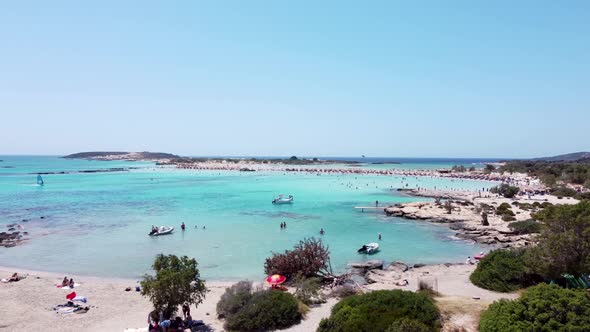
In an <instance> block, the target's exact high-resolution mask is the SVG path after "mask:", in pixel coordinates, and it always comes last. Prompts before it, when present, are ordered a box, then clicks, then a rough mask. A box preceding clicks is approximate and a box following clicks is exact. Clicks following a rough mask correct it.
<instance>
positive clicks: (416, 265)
mask: <svg viewBox="0 0 590 332" xmlns="http://www.w3.org/2000/svg"><path fill="white" fill-rule="evenodd" d="M424 266H426V264H421V263H418V264H414V268H415V269H417V268H419V267H424Z"/></svg>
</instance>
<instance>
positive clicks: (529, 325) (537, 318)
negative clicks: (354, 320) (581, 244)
mask: <svg viewBox="0 0 590 332" xmlns="http://www.w3.org/2000/svg"><path fill="white" fill-rule="evenodd" d="M479 330H480V331H481V332H511V331H515V332H516V331H568V332H569V331H579V332H583V331H590V296H589V295H588V294H587V292H586V291H585V290H574V289H563V288H560V287H559V286H557V285H547V284H541V285H538V286H535V287H531V288H529V289H527V290H526V291H525V292H524V293H523V294H522V296H521V297H520V298H519V299H517V300H513V301H507V300H500V301H498V302H494V303H493V304H492V305H490V307H489V308H488V309H487V310H486V311H484V312H483V313H482V315H481V319H480V321H479Z"/></svg>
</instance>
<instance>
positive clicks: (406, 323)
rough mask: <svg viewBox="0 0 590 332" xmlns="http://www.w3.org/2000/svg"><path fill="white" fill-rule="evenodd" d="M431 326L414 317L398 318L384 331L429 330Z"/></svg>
mask: <svg viewBox="0 0 590 332" xmlns="http://www.w3.org/2000/svg"><path fill="white" fill-rule="evenodd" d="M430 331H432V328H430V327H428V325H426V324H424V323H422V322H419V321H417V320H415V319H408V318H402V319H398V320H396V321H395V322H393V324H391V326H389V327H388V328H387V330H385V332H430Z"/></svg>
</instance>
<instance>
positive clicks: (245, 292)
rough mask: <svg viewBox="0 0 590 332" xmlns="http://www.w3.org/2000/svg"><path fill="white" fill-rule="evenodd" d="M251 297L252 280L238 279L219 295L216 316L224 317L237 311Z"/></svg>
mask: <svg viewBox="0 0 590 332" xmlns="http://www.w3.org/2000/svg"><path fill="white" fill-rule="evenodd" d="M251 298H252V282H250V281H240V282H238V283H236V284H234V285H232V286H231V287H229V288H228V289H226V290H225V293H223V295H221V299H220V300H219V302H217V316H218V317H219V318H225V317H228V316H231V315H233V314H235V313H237V312H238V311H239V310H240V309H241V308H242V307H243V306H245V305H246V303H248V301H250V299H251Z"/></svg>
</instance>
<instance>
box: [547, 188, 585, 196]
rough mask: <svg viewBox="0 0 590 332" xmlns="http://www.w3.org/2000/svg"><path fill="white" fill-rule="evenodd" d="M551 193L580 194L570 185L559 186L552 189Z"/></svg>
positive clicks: (562, 194)
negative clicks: (569, 186)
mask: <svg viewBox="0 0 590 332" xmlns="http://www.w3.org/2000/svg"><path fill="white" fill-rule="evenodd" d="M551 194H553V195H555V196H557V197H558V198H559V197H575V196H577V195H578V192H577V191H576V190H574V189H572V188H568V187H557V188H555V189H554V190H553V191H551Z"/></svg>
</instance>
